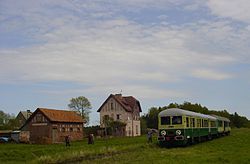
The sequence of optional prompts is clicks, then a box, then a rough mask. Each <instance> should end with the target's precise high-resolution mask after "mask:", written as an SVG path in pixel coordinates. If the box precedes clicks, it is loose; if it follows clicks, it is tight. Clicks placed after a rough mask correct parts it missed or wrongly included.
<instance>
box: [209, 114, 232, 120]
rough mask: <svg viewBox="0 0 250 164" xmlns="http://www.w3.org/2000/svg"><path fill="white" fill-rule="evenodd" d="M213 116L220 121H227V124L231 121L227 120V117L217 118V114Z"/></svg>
mask: <svg viewBox="0 0 250 164" xmlns="http://www.w3.org/2000/svg"><path fill="white" fill-rule="evenodd" d="M211 116H213V117H215V118H217V119H218V120H220V121H227V122H230V120H229V119H228V118H226V117H221V116H217V115H215V114H211Z"/></svg>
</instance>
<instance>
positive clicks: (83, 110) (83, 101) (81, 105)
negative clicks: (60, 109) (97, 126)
mask: <svg viewBox="0 0 250 164" xmlns="http://www.w3.org/2000/svg"><path fill="white" fill-rule="evenodd" d="M68 107H69V108H70V109H72V110H75V111H77V112H79V113H80V115H81V116H82V118H83V119H84V120H85V121H86V124H88V123H89V113H90V109H91V108H92V107H91V103H90V102H89V100H88V99H87V98H86V97H84V96H79V97H76V98H72V99H71V100H70V103H69V104H68Z"/></svg>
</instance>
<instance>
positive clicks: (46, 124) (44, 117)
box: [21, 108, 84, 143]
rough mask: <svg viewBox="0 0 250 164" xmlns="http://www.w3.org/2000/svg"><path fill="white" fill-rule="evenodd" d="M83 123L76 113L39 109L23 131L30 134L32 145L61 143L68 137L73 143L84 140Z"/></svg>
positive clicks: (23, 127) (24, 126)
mask: <svg viewBox="0 0 250 164" xmlns="http://www.w3.org/2000/svg"><path fill="white" fill-rule="evenodd" d="M83 123H84V121H83V119H82V117H81V116H80V115H78V114H77V113H76V112H74V111H66V110H56V109H46V108H37V109H36V111H35V112H34V113H33V114H32V115H31V116H30V117H29V119H28V120H27V121H26V123H25V124H24V125H23V126H22V127H21V130H23V131H29V132H30V142H31V143H59V142H64V139H65V136H67V135H69V136H70V139H71V140H72V141H74V140H81V139H83Z"/></svg>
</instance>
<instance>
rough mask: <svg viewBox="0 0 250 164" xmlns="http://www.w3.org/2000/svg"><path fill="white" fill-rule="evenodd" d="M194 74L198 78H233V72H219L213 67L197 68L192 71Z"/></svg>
mask: <svg viewBox="0 0 250 164" xmlns="http://www.w3.org/2000/svg"><path fill="white" fill-rule="evenodd" d="M192 75H193V76H194V77H196V78H201V79H208V80H226V79H230V78H233V75H231V74H228V73H223V72H219V71H216V70H212V69H196V70H194V71H193V72H192Z"/></svg>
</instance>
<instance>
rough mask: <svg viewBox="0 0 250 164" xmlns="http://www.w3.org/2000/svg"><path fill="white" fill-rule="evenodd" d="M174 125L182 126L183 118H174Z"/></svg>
mask: <svg viewBox="0 0 250 164" xmlns="http://www.w3.org/2000/svg"><path fill="white" fill-rule="evenodd" d="M172 124H173V125H175V124H182V117H181V116H173V118H172Z"/></svg>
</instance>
